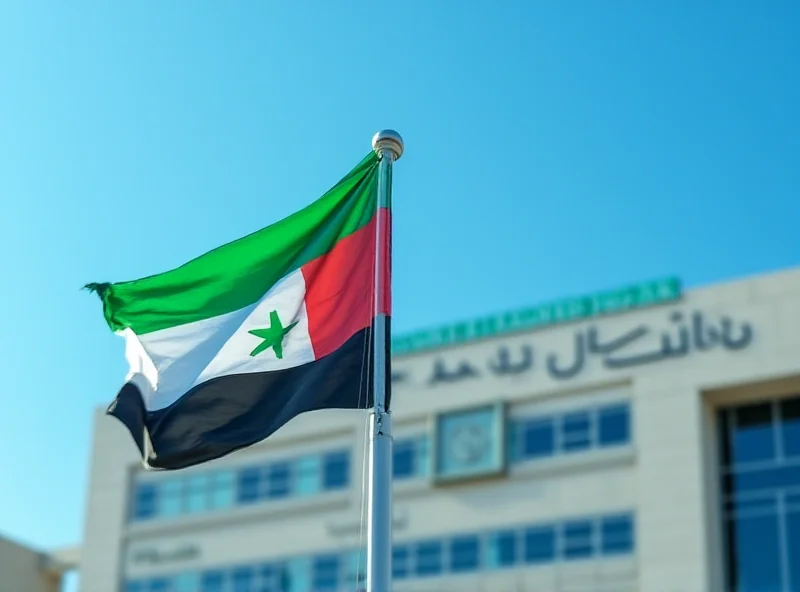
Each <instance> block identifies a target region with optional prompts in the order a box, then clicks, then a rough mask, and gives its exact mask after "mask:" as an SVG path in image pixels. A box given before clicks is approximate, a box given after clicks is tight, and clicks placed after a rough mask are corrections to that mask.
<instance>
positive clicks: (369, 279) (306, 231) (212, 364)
mask: <svg viewBox="0 0 800 592" xmlns="http://www.w3.org/2000/svg"><path fill="white" fill-rule="evenodd" d="M378 162H379V157H378V156H377V155H376V154H375V153H370V155H368V156H367V157H366V158H364V159H363V160H362V161H361V163H359V164H358V165H357V166H356V167H355V168H354V169H353V170H352V171H350V173H348V174H347V175H346V176H345V177H344V178H343V179H342V180H341V181H339V183H337V184H336V185H335V186H334V187H333V188H332V189H330V190H329V191H328V192H327V193H326V194H325V195H323V196H322V197H321V198H320V199H318V200H317V201H315V202H314V203H312V204H311V205H309V206H308V207H306V208H305V209H303V210H300V211H299V212H296V213H294V214H292V215H290V216H289V217H287V218H285V219H283V220H281V221H279V222H276V223H275V224H273V225H271V226H268V227H266V228H264V229H262V230H259V231H257V232H255V233H253V234H250V235H248V236H246V237H244V238H241V239H239V240H236V241H234V242H231V243H228V244H226V245H223V246H221V247H218V248H216V249H214V250H212V251H210V252H208V253H206V254H204V255H202V256H200V257H198V258H196V259H194V260H192V261H189V262H188V263H186V264H184V265H182V266H180V267H177V268H175V269H173V270H171V271H167V272H164V273H160V274H157V275H152V276H149V277H146V278H143V279H138V280H134V281H128V282H121V283H92V284H88V285H87V286H86V287H87V288H88V289H90V290H92V291H94V292H96V293H97V294H98V295H99V296H100V299H101V300H102V303H103V314H104V316H105V320H106V322H107V323H108V325H109V327H110V328H111V329H112V330H113V331H114V332H115V333H117V334H118V335H121V336H122V337H123V338H124V339H125V356H126V358H127V361H128V364H129V365H130V370H129V373H128V375H127V377H126V380H125V382H124V385H123V386H122V388H121V389H120V391H119V393H118V394H117V396H116V398H115V399H114V400H113V402H112V403H111V405H110V406H109V408H108V410H107V413H108V414H109V415H111V416H113V417H115V418H117V419H118V420H119V421H121V422H122V423H123V424H124V425H125V426H126V427H127V429H128V430H129V431H130V433H131V436H132V437H133V440H134V441H135V443H136V445H137V446H138V448H139V450H140V452H141V453H142V457H143V459H144V462H145V464H146V466H148V467H150V468H158V469H180V468H184V467H189V466H192V465H196V464H199V463H202V462H206V461H209V460H212V459H215V458H219V457H221V456H224V455H226V454H229V453H231V452H233V451H235V450H238V449H241V448H244V447H246V446H250V445H252V444H255V443H256V442H259V441H261V440H263V439H265V438H267V437H268V436H270V435H271V434H273V433H274V432H275V431H276V430H278V429H279V428H280V427H281V426H283V425H285V424H286V423H287V422H288V421H290V420H291V419H292V418H294V417H296V416H298V415H299V414H301V413H305V412H308V411H313V410H321V409H334V408H338V409H360V408H368V407H371V406H372V405H373V388H372V380H371V368H370V361H371V360H372V358H373V355H374V345H373V339H372V328H373V326H374V323H375V322H378V321H376V318H381V319H382V321H380V322H385V323H386V325H387V327H386V329H387V335H388V323H389V321H388V319H389V315H390V304H391V303H390V296H389V291H388V290H387V291H386V293H385V295H382V297H381V300H382V302H380V304H379V307H378V308H379V310H378V311H376V310H375V308H376V305H375V301H374V300H375V299H374V294H375V291H374V285H375V266H376V230H377V225H378V224H380V225H381V227H382V230H381V232H382V233H383V236H384V237H387V243H386V244H387V246H388V244H389V243H388V232H389V229H390V223H389V216H390V212H389V209H388V208H384V207H381V208H380V209H378V207H377V206H378V201H377V193H378ZM380 250H381V259H382V264H381V269H382V273H383V277H384V282H386V285H388V278H389V273H390V265H389V249H388V248H385V249H384V248H381V249H380ZM376 312H377V313H379V314H381V315H385V316H381V317H377V315H376ZM386 343H387V344H388V343H389V339H388V338H387V340H386ZM387 348H388V346H387ZM386 359H387V360H388V351H387V352H386ZM387 392H388V388H387Z"/></svg>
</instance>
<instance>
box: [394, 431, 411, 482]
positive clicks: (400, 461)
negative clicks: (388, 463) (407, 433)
mask: <svg viewBox="0 0 800 592" xmlns="http://www.w3.org/2000/svg"><path fill="white" fill-rule="evenodd" d="M415 451H416V447H415V446H414V441H413V440H400V441H399V442H397V443H396V444H395V445H394V453H393V467H392V472H393V473H394V478H395V479H404V478H407V477H413V476H414V456H415Z"/></svg>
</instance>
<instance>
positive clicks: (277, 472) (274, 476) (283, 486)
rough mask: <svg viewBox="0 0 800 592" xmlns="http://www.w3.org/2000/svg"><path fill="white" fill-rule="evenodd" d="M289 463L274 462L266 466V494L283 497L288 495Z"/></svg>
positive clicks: (272, 496) (271, 496)
mask: <svg viewBox="0 0 800 592" xmlns="http://www.w3.org/2000/svg"><path fill="white" fill-rule="evenodd" d="M289 477H290V473H289V463H286V462H281V463H274V464H272V465H270V466H268V467H267V495H268V496H269V497H270V498H273V499H274V498H283V497H286V496H287V495H289Z"/></svg>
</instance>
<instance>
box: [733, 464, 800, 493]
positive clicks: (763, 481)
mask: <svg viewBox="0 0 800 592" xmlns="http://www.w3.org/2000/svg"><path fill="white" fill-rule="evenodd" d="M731 479H732V480H733V484H734V488H735V490H736V492H737V493H739V494H741V493H744V492H756V491H765V490H771V489H780V488H785V487H792V486H796V485H800V465H791V464H788V465H787V464H777V465H771V466H767V467H764V468H760V467H759V468H756V469H751V470H746V471H738V472H736V473H735V474H734V475H733V476H732V477H731Z"/></svg>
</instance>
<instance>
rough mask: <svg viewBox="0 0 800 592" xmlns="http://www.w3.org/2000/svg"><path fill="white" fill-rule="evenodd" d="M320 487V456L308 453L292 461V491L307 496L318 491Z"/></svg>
mask: <svg viewBox="0 0 800 592" xmlns="http://www.w3.org/2000/svg"><path fill="white" fill-rule="evenodd" d="M321 489H322V458H321V457H320V456H319V455H316V454H309V455H306V456H303V457H301V458H298V459H297V460H296V461H295V462H294V486H293V488H292V490H293V493H294V494H295V495H297V496H300V497H307V496H310V495H314V494H316V493H319V492H320V490H321Z"/></svg>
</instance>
